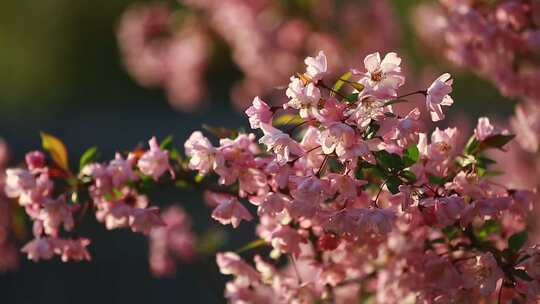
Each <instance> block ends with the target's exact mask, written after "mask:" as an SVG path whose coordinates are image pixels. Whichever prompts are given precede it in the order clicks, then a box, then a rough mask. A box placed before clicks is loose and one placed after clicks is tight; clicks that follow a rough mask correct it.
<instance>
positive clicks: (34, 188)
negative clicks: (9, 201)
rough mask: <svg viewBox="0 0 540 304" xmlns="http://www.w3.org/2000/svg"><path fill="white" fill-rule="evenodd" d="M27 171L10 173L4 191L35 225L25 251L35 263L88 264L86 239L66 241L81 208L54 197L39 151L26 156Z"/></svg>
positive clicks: (49, 178) (42, 156)
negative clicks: (57, 260) (57, 259)
mask: <svg viewBox="0 0 540 304" xmlns="http://www.w3.org/2000/svg"><path fill="white" fill-rule="evenodd" d="M26 165H27V167H28V169H20V168H17V169H7V170H6V181H5V187H4V191H5V193H6V195H7V196H8V197H10V198H15V199H17V200H18V203H19V205H20V206H21V207H23V208H24V210H25V211H26V214H27V215H28V216H29V218H30V219H31V220H32V221H33V223H34V225H33V230H32V231H33V234H34V237H35V239H34V240H32V241H31V242H29V243H28V244H26V245H25V246H24V247H23V248H22V251H23V252H25V253H26V254H27V255H28V258H29V259H31V260H34V261H39V260H41V259H50V258H52V257H53V256H54V255H59V256H61V257H62V260H64V261H68V260H75V261H80V260H89V259H90V255H89V253H88V252H87V250H86V246H88V245H89V244H90V242H89V240H88V239H85V238H63V237H61V235H60V232H61V230H62V229H63V230H64V231H66V232H67V233H69V232H70V231H72V230H73V228H74V227H75V220H74V217H73V214H74V213H75V212H76V211H77V210H78V207H79V206H78V205H76V204H68V203H67V202H66V197H65V195H60V196H57V197H55V196H54V194H53V186H54V184H53V180H52V178H51V175H50V170H49V168H48V167H46V164H45V155H44V154H43V153H41V152H39V151H34V152H30V153H28V154H27V155H26Z"/></svg>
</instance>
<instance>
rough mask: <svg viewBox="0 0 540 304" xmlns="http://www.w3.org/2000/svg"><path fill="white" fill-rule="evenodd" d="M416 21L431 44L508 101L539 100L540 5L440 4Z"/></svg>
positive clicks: (509, 0)
mask: <svg viewBox="0 0 540 304" xmlns="http://www.w3.org/2000/svg"><path fill="white" fill-rule="evenodd" d="M439 2H440V4H439V5H431V4H422V5H421V6H419V7H418V8H417V9H416V11H415V13H414V15H413V20H414V24H415V27H416V30H417V32H418V34H419V36H420V38H422V39H423V40H424V42H425V43H426V44H427V45H430V46H433V47H435V48H436V49H438V50H439V51H442V52H443V53H444V54H445V55H446V58H447V59H449V60H450V61H451V62H452V63H454V64H456V65H458V66H460V67H464V68H466V69H468V70H471V71H473V72H475V73H477V74H479V75H481V76H483V77H485V78H487V79H489V80H490V81H492V82H493V83H495V85H496V86H497V87H498V88H499V90H500V91H501V92H502V93H503V94H504V95H507V96H517V97H524V98H526V99H532V100H539V99H540V88H538V85H537V83H538V82H539V81H540V66H539V65H538V62H537V60H535V58H536V54H537V53H538V51H539V50H540V30H539V29H538V27H539V26H540V4H538V3H537V1H528V0H502V1H496V2H494V3H492V2H493V1H492V2H490V1H480V0H471V1H462V0H440V1H439Z"/></svg>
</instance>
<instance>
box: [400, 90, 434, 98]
mask: <svg viewBox="0 0 540 304" xmlns="http://www.w3.org/2000/svg"><path fill="white" fill-rule="evenodd" d="M416 94H422V95H424V96H426V95H427V91H425V90H418V91H414V92H411V93H407V94H405V95H401V96H398V97H396V99H400V98H405V97H409V96H412V95H416Z"/></svg>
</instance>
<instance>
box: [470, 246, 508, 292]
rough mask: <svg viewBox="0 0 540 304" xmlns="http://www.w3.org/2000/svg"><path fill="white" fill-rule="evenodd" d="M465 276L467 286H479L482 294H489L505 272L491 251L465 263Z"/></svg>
mask: <svg viewBox="0 0 540 304" xmlns="http://www.w3.org/2000/svg"><path fill="white" fill-rule="evenodd" d="M463 272H464V274H463V277H464V280H465V286H466V287H467V288H472V287H475V288H479V290H480V293H481V294H482V295H489V294H491V293H492V292H493V291H495V288H496V287H497V282H498V281H499V280H500V279H501V278H503V272H502V270H501V269H500V268H499V266H498V265H497V261H496V260H495V258H494V257H493V254H491V252H488V253H485V254H483V255H481V256H477V257H476V258H475V259H474V260H472V261H468V262H467V263H464V265H463Z"/></svg>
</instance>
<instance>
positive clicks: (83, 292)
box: [0, 0, 513, 304]
mask: <svg viewBox="0 0 540 304" xmlns="http://www.w3.org/2000/svg"><path fill="white" fill-rule="evenodd" d="M201 2H205V1H201ZM224 2H226V1H224ZM246 2H251V1H246ZM253 2H256V1H253ZM259 2H261V3H262V2H265V1H259ZM266 2H268V1H266ZM275 2H280V3H281V4H280V5H282V7H281V9H282V10H283V9H284V8H283V7H286V8H287V9H288V10H289V11H288V12H292V13H291V15H292V17H291V16H285V17H284V18H294V17H298V16H301V15H302V12H303V11H302V10H304V9H305V8H306V7H308V8H309V7H311V6H317V5H319V3H318V1H316V0H312V1H309V0H291V1H275ZM322 2H327V1H322ZM322 2H321V3H322ZM335 2H338V3H340V4H350V3H353V4H355V5H356V4H358V5H360V7H362V5H364V4H363V3H364V2H369V1H353V0H351V1H335ZM138 3H143V4H145V3H146V4H149V3H150V2H148V1H139V2H138ZM186 3H187V4H184V5H180V4H178V3H177V2H174V1H170V2H168V5H169V6H170V7H171V8H172V9H173V11H174V14H175V16H180V17H179V18H180V19H182V18H183V19H182V20H188V21H189V22H192V19H195V21H193V22H195V24H200V22H201V20H203V21H204V20H205V18H204V16H207V15H209V14H210V13H208V12H205V8H204V7H198V6H197V5H193V4H192V3H193V1H186ZM283 3H285V4H283ZM291 3H292V4H291ZM416 3H417V1H411V0H396V1H388V4H389V6H390V7H391V10H392V13H391V15H389V16H388V17H387V18H390V19H387V20H386V21H385V22H387V23H388V22H392V23H393V24H394V25H395V27H394V28H392V29H390V31H392V34H395V36H396V37H397V38H396V39H395V41H394V42H393V44H392V45H391V46H390V47H389V48H390V49H394V50H396V51H397V52H398V53H399V54H400V55H402V57H403V59H404V63H405V65H406V72H407V74H408V79H409V81H410V82H411V86H413V85H414V87H411V91H412V90H417V89H423V88H424V87H425V86H426V85H428V84H429V83H430V82H431V80H433V79H435V78H436V77H437V76H438V75H439V74H440V72H441V71H450V72H451V73H453V74H454V75H455V79H456V80H455V86H454V92H455V93H454V94H453V96H454V100H455V105H454V107H452V109H451V110H450V113H449V116H450V119H449V120H450V121H459V122H460V123H463V124H466V123H467V122H473V121H475V120H476V119H477V117H478V116H480V115H482V116H484V115H489V116H495V117H499V118H501V119H502V118H505V117H507V116H508V115H510V113H511V112H512V108H513V101H511V100H508V99H507V98H504V97H502V96H501V95H500V94H499V93H498V91H497V90H496V89H495V88H494V87H493V86H492V85H491V84H489V83H487V82H486V81H484V80H481V79H479V78H477V77H476V76H474V75H472V74H469V73H464V72H462V71H457V70H455V69H453V68H452V67H450V66H446V65H445V64H444V61H443V60H441V59H440V58H439V57H438V56H437V54H433V53H431V52H429V51H426V47H425V46H424V45H423V44H422V43H421V42H420V40H419V39H418V38H417V37H416V35H415V33H414V30H413V28H412V25H411V9H412V8H413V7H414V6H415V5H416ZM133 4H134V1H131V0H107V1H99V0H94V1H86V0H79V1H72V0H42V1H31V0H18V1H3V3H2V9H1V10H0V44H1V47H0V136H1V137H2V138H4V140H5V141H6V142H7V144H8V145H9V148H10V156H11V157H10V164H11V165H17V164H18V163H20V162H21V161H22V159H23V156H24V153H25V152H27V151H30V150H35V149H39V148H40V139H39V131H46V132H48V133H51V134H54V135H56V136H57V137H59V138H61V139H62V140H63V141H64V142H65V143H66V145H67V146H68V150H69V152H70V155H71V156H72V161H73V162H74V161H76V160H78V157H79V156H80V155H81V153H82V152H83V151H84V150H85V149H86V148H88V147H90V146H93V145H96V146H98V147H99V148H100V152H101V158H102V159H103V160H106V159H110V158H112V157H113V156H114V152H115V151H116V150H128V149H131V148H133V147H135V146H137V145H138V144H141V143H145V141H146V140H147V139H148V138H150V137H151V136H154V135H155V136H157V137H158V138H159V139H163V138H164V137H166V136H167V135H169V134H173V135H174V139H175V143H176V144H177V145H181V144H182V143H183V141H184V140H185V139H186V138H187V137H188V136H189V134H190V133H191V132H192V131H193V130H195V129H200V127H201V124H203V123H209V124H211V125H215V126H217V125H223V126H228V127H239V126H244V127H245V126H247V124H246V121H245V119H244V116H243V114H242V111H240V110H239V109H241V108H242V101H243V102H244V103H245V104H249V103H250V102H251V99H252V97H253V96H251V97H249V98H248V97H247V96H246V97H242V96H244V95H242V94H241V93H238V90H236V91H235V90H231V88H233V87H234V86H235V85H238V81H242V80H243V79H245V78H246V77H247V76H246V71H245V67H243V66H242V65H241V64H240V65H239V64H238V58H235V56H238V54H235V53H234V48H231V47H230V45H231V44H234V43H235V42H234V41H233V42H231V41H230V38H228V36H227V34H226V33H227V31H228V30H229V29H228V28H226V27H225V28H216V25H212V24H209V25H205V24H203V25H202V28H204V29H205V30H206V31H207V32H205V33H206V34H205V35H206V36H205V37H206V38H207V39H209V40H208V41H210V44H211V45H212V47H211V51H209V55H208V56H207V57H208V58H207V62H208V64H207V66H206V67H205V72H204V73H203V74H202V76H200V78H197V81H198V82H203V83H204V88H203V90H204V92H205V94H203V95H204V96H201V97H199V101H200V105H198V106H196V107H190V108H189V111H185V110H186V108H185V107H182V106H180V107H179V106H177V105H178V104H177V103H175V102H174V100H173V99H174V96H173V97H171V94H170V92H168V89H167V88H165V87H164V86H163V85H155V86H152V85H147V84H146V83H144V82H141V81H140V79H137V76H136V75H135V77H132V76H133V73H131V74H132V76H130V73H128V72H127V71H126V68H125V66H126V64H125V63H126V54H125V50H124V51H122V50H121V48H119V39H117V35H116V34H117V30H118V26H119V24H120V22H121V17H122V15H123V14H124V13H125V12H126V10H129V9H130V8H132V5H133ZM261 5H262V4H261ZM283 5H284V6H283ZM287 5H290V6H287ZM368 9H369V8H368ZM256 10H258V11H261V10H263V8H256ZM295 10H297V11H295ZM193 12H195V13H193ZM295 12H298V14H297V15H294V13H295ZM197 13H200V15H198V17H196V18H191V17H185V15H188V14H197ZM205 14H207V15H205ZM270 15H272V14H270ZM186 18H187V19H186ZM306 19H309V18H306ZM212 26H214V28H212ZM219 26H225V25H223V24H222V25H218V27H219ZM380 30H381V29H380V27H379V26H377V25H376V24H374V23H370V24H365V23H364V24H361V23H359V22H354V21H353V22H351V23H350V24H348V25H347V31H348V33H351V32H352V33H353V36H355V37H356V35H358V37H364V38H363V39H364V42H362V43H365V45H367V46H369V45H370V43H369V42H370V40H369V39H370V38H369V37H375V36H377V35H379V31H380ZM329 33H332V31H331V30H330V31H329ZM339 35H340V33H338V32H337V31H336V33H335V36H339ZM365 37H367V38H365ZM338 38H339V37H338ZM366 39H367V42H366ZM120 42H121V41H120ZM189 43H191V42H188V45H189ZM245 43H247V44H249V43H255V42H253V41H251V40H250V39H245ZM337 43H338V44H339V39H338V42H337ZM342 47H343V48H345V49H347V47H348V46H347V45H345V46H342ZM389 48H388V47H385V50H387V49H389ZM309 51H311V50H307V51H306V52H308V53H309ZM371 51H373V50H370V49H368V48H367V47H366V50H365V51H362V50H359V51H358V52H357V53H355V54H350V56H349V57H350V58H348V59H347V61H346V63H345V62H344V63H343V64H347V65H353V66H356V67H360V68H363V64H362V60H363V58H364V56H365V55H366V54H367V53H368V52H371ZM307 55H314V53H311V54H307ZM302 56H304V55H302ZM178 60H182V58H179V59H178ZM186 60H187V59H186ZM330 60H331V59H330ZM127 64H129V63H127ZM276 64H277V63H276ZM298 67H299V68H302V66H301V61H300V65H298ZM128 70H129V69H128ZM341 71H345V70H343V69H342V70H341ZM426 71H428V72H426ZM426 73H427V75H428V76H429V77H427V78H425V75H426ZM248 76H249V75H248ZM249 77H252V76H249ZM410 79H413V80H412V81H411V80H410ZM426 79H427V80H426ZM173 82H174V80H173ZM275 82H278V83H273V84H272V85H278V84H281V85H286V84H287V78H285V80H284V81H283V80H282V79H278V80H275ZM279 82H281V83H279ZM149 87H150V88H149ZM269 87H271V86H269ZM255 91H256V90H255ZM245 92H247V93H245V95H248V94H249V92H250V91H249V90H247V91H245ZM269 98H270V97H269ZM239 99H242V100H240V101H241V102H240V103H239V102H238V100H239ZM231 100H236V101H231ZM199 101H198V102H199ZM182 110H184V111H182ZM155 201H156V204H158V205H161V206H165V205H169V204H172V203H180V204H181V205H182V206H183V207H184V208H185V209H186V210H188V211H189V212H190V213H191V214H193V215H194V216H193V217H194V219H193V222H194V225H195V230H196V231H197V232H199V233H201V234H204V233H205V232H206V231H208V230H209V229H210V230H211V229H221V230H227V231H228V229H223V228H222V227H221V226H217V225H216V224H215V223H213V222H211V221H210V220H209V217H208V214H209V210H208V209H206V208H205V207H204V205H203V203H202V199H201V197H200V195H199V194H196V193H189V192H179V191H177V190H174V189H168V190H167V191H160V193H157V194H156V199H155ZM212 227H214V228H212ZM252 229H253V226H250V225H242V229H240V230H237V231H234V233H230V231H228V236H226V237H225V236H224V239H223V248H225V249H236V248H239V247H241V246H242V245H243V244H245V243H247V242H249V241H250V239H249V234H248V233H246V232H249V231H251V230H252ZM227 231H224V232H223V233H227ZM84 232H87V235H92V236H93V237H92V240H93V243H92V245H91V246H90V250H91V253H92V255H93V261H92V262H90V263H80V264H62V265H60V264H61V263H60V262H54V261H53V262H40V263H32V262H29V261H27V260H26V259H24V258H22V259H21V261H20V265H19V269H18V271H16V272H7V273H0V294H2V299H3V301H4V302H3V303H34V304H35V303H57V304H61V303H97V302H98V301H99V303H132V304H135V303H182V302H187V303H220V302H221V301H222V300H221V293H222V288H223V287H222V286H223V285H222V284H223V278H222V277H221V276H220V275H219V274H217V268H216V266H215V265H214V262H213V258H212V256H211V255H209V256H208V257H201V259H200V262H197V263H196V264H194V265H180V266H179V271H178V273H177V275H176V276H174V277H173V278H169V279H155V278H153V277H152V276H151V275H150V272H149V270H148V262H147V241H146V238H145V237H144V236H141V235H138V234H134V233H131V232H130V231H124V230H122V231H106V230H105V228H104V227H103V226H102V225H97V224H95V225H94V224H90V225H88V226H87V227H84V231H83V232H82V234H83V235H84Z"/></svg>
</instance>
